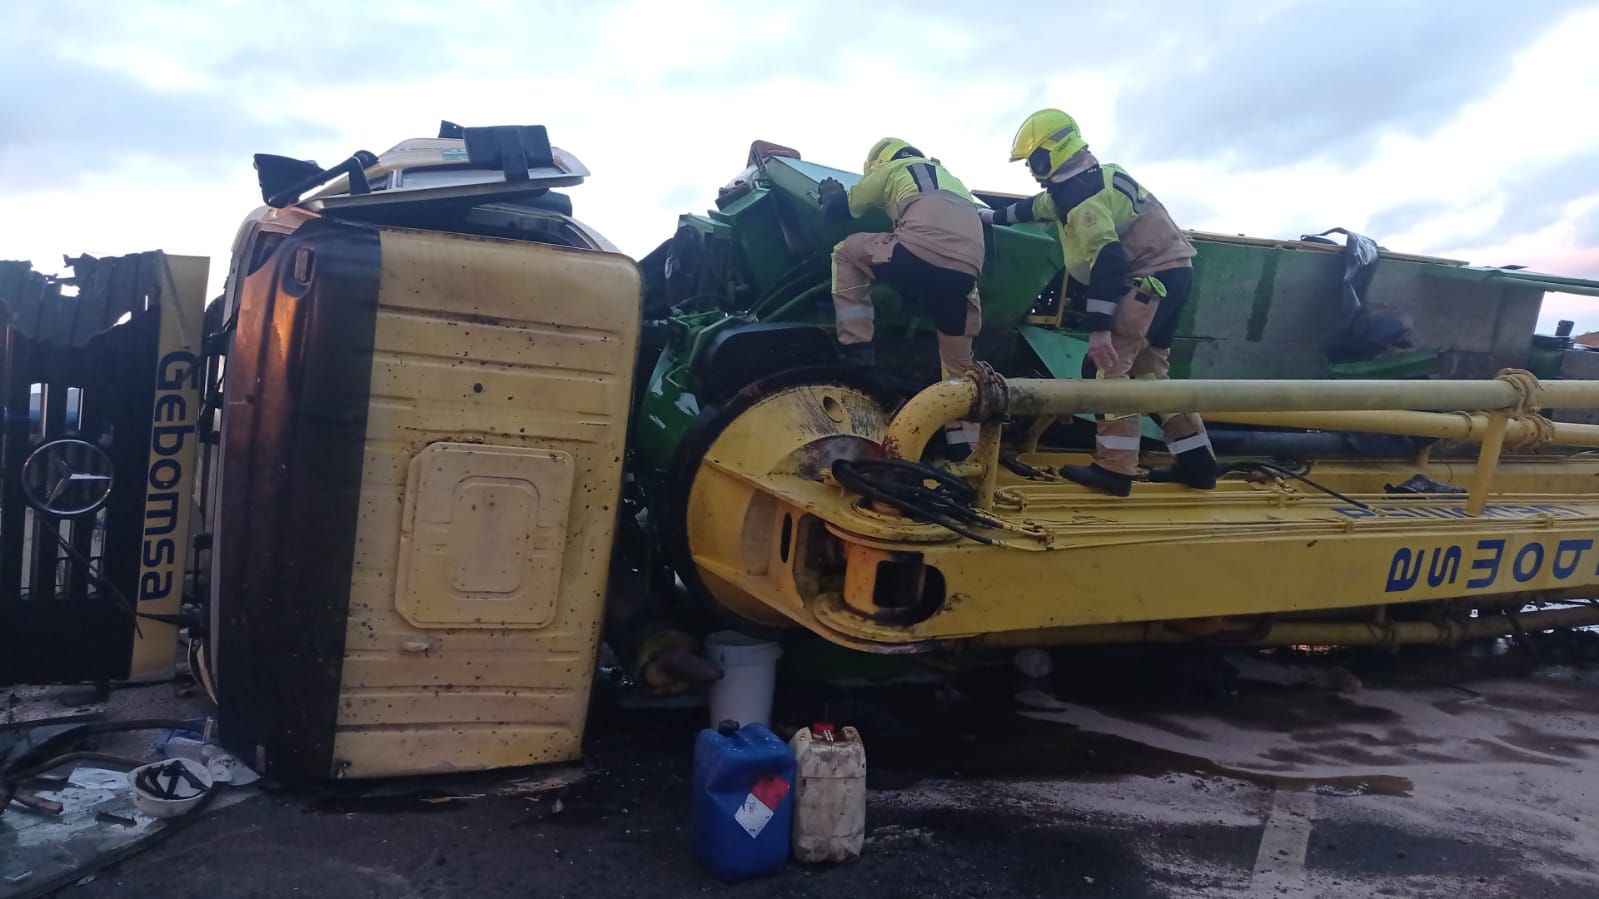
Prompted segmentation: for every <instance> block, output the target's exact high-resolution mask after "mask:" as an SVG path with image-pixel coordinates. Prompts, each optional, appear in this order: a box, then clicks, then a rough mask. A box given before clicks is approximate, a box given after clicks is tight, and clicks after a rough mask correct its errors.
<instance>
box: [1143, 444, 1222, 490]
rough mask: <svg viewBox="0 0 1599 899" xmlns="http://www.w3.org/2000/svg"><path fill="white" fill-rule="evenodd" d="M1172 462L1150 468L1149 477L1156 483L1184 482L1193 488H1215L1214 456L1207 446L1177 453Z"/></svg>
mask: <svg viewBox="0 0 1599 899" xmlns="http://www.w3.org/2000/svg"><path fill="white" fill-rule="evenodd" d="M1173 462H1174V463H1175V464H1173V465H1169V466H1166V467H1163V468H1152V469H1150V470H1149V479H1150V480H1151V481H1154V482H1155V483H1157V484H1185V485H1187V486H1189V487H1192V488H1194V489H1195V490H1212V489H1214V488H1215V486H1216V457H1215V456H1213V455H1211V452H1210V450H1209V449H1208V448H1205V447H1200V448H1199V449H1191V450H1189V451H1188V452H1186V453H1178V454H1177V457H1176V458H1175V459H1174V460H1173Z"/></svg>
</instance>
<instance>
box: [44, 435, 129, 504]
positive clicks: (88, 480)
mask: <svg viewBox="0 0 1599 899" xmlns="http://www.w3.org/2000/svg"><path fill="white" fill-rule="evenodd" d="M111 483H112V475H111V457H110V456H109V455H107V454H106V451H105V450H103V449H101V448H100V447H98V446H95V445H94V444H92V443H89V442H88V441H85V440H72V439H63V440H51V441H50V442H48V443H41V444H40V445H39V446H38V448H36V449H35V450H34V451H33V452H32V453H30V454H29V455H28V460H27V461H26V462H24V463H22V493H23V496H25V497H26V498H27V500H28V505H30V506H32V507H33V508H34V509H36V510H38V511H39V512H41V513H43V514H45V515H49V516H51V517H53V518H76V517H77V516H79V515H88V514H89V513H91V512H94V511H96V510H98V509H99V508H100V507H101V506H103V505H105V504H106V500H108V499H110V498H111Z"/></svg>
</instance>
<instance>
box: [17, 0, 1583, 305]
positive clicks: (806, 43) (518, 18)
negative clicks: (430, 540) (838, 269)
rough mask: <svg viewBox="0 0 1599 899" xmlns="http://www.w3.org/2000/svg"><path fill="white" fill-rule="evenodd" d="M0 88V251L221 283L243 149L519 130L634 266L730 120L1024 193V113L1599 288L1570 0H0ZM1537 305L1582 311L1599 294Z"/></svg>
mask: <svg viewBox="0 0 1599 899" xmlns="http://www.w3.org/2000/svg"><path fill="white" fill-rule="evenodd" d="M0 85H3V86H0V204H3V208H4V210H5V213H6V214H5V215H3V216H0V258H22V259H30V258H31V259H33V260H34V261H35V263H36V264H38V265H39V266H40V267H41V268H53V267H55V266H53V265H52V263H53V262H54V261H55V260H58V259H59V258H60V254H62V253H79V252H90V253H95V254H113V253H126V252H132V251H134V250H142V249H150V248H161V249H165V250H167V251H169V252H173V253H187V254H197V255H208V256H212V257H213V258H214V260H215V261H214V262H213V291H216V290H219V289H220V279H221V277H222V274H223V272H224V271H225V269H226V256H227V253H228V244H229V242H230V240H231V239H232V236H233V231H234V228H235V227H236V225H237V223H238V221H239V219H240V218H241V217H242V216H243V215H244V214H245V213H247V212H248V211H249V210H250V209H251V208H252V207H253V206H255V205H257V204H258V202H259V199H260V197H259V193H258V191H257V188H256V185H255V175H254V172H253V170H252V168H251V165H250V156H251V154H252V153H255V152H271V153H279V154H284V155H291V156H296V157H299V158H310V159H315V160H318V161H320V162H322V163H323V164H330V163H332V162H335V161H337V160H339V159H342V158H344V157H345V156H348V155H349V154H350V153H351V152H352V151H354V150H356V149H368V150H372V151H376V152H381V151H382V150H385V149H387V148H388V147H390V146H392V145H393V144H395V143H396V142H398V141H399V140H401V139H404V138H407V137H415V136H431V135H432V134H433V133H434V132H435V130H436V128H437V124H438V120H439V119H441V118H448V119H451V120H453V121H457V122H462V123H464V124H530V123H542V124H545V125H547V126H548V127H549V130H550V135H551V138H552V140H553V141H554V142H555V143H557V144H558V145H560V146H562V147H563V148H565V149H567V150H570V151H572V152H574V153H575V154H577V155H578V156H579V158H581V159H583V160H584V162H585V163H586V164H587V165H588V166H589V168H590V169H591V170H592V171H593V173H594V176H593V178H592V179H591V180H590V181H589V182H588V183H587V184H585V185H583V186H582V187H579V188H576V189H575V190H574V200H575V203H576V206H577V216H578V217H579V218H581V219H583V220H584V221H586V222H588V223H589V224H591V225H593V226H595V227H597V228H599V229H600V230H601V231H602V232H604V233H605V234H607V235H608V236H610V238H611V239H612V240H613V241H615V242H616V243H617V244H618V245H620V246H621V247H622V249H623V250H624V251H626V252H628V253H630V254H633V255H635V256H639V255H643V254H644V253H647V252H648V251H649V250H650V249H652V248H653V247H654V246H655V245H656V244H658V243H659V242H660V241H662V240H664V239H665V238H667V237H669V236H670V235H671V233H672V230H673V228H674V221H675V218H676V216H677V215H678V214H679V213H682V212H693V211H701V210H703V209H704V208H706V207H707V206H709V205H710V202H711V200H712V198H713V197H714V195H715V190H716V187H717V186H718V185H720V184H722V183H724V182H725V181H726V180H727V179H728V178H729V177H731V176H732V175H733V174H735V173H736V172H737V171H738V170H739V169H740V168H741V166H742V163H743V160H744V156H745V153H746V151H747V148H748V145H749V142H750V141H751V140H752V139H755V138H763V139H767V140H773V141H777V142H780V143H785V144H788V145H789V146H793V147H796V148H798V149H800V150H801V151H802V153H803V154H804V155H805V157H806V158H808V159H811V160H814V161H817V162H822V163H827V164H832V165H838V166H840V167H851V168H853V167H856V166H858V165H859V163H860V159H861V157H862V156H863V155H864V153H865V150H866V149H867V148H868V147H869V146H870V145H871V144H872V143H873V142H874V141H875V140H876V139H877V138H879V137H882V136H884V135H889V134H892V135H896V136H900V137H904V138H906V139H909V140H911V141H913V142H914V143H916V144H917V145H918V146H919V147H921V148H922V149H924V150H927V151H928V152H930V153H932V154H933V155H936V156H938V157H940V158H941V159H942V160H943V161H944V162H945V163H946V164H947V165H948V166H949V167H950V168H951V169H952V170H954V171H955V172H956V173H957V174H958V175H960V176H961V177H962V178H963V179H964V180H965V181H966V182H967V183H968V184H970V185H974V186H981V187H986V188H989V189H993V190H1009V191H1015V192H1022V191H1025V190H1027V189H1028V188H1029V186H1030V182H1029V180H1028V178H1027V176H1026V172H1025V170H1024V169H1023V168H1022V167H1021V166H1020V165H1012V164H1009V163H1008V162H1007V161H1006V156H1007V151H1008V150H1009V144H1010V138H1011V135H1012V133H1013V132H1014V130H1015V128H1016V125H1017V124H1018V123H1019V122H1020V120H1021V119H1022V118H1023V117H1025V116H1026V115H1027V114H1028V113H1029V112H1031V111H1033V110H1034V109H1036V108H1039V107H1041V106H1059V107H1061V108H1064V109H1066V110H1068V111H1070V112H1072V113H1073V114H1075V115H1076V116H1077V117H1078V119H1079V121H1080V122H1081V124H1082V127H1083V129H1084V132H1085V134H1086V136H1087V137H1088V139H1089V141H1090V143H1091V144H1092V145H1093V147H1094V149H1095V150H1096V152H1098V153H1099V155H1100V157H1101V158H1102V159H1105V160H1107V161H1116V162H1120V163H1122V164H1123V165H1125V166H1126V167H1127V168H1128V169H1130V170H1131V171H1132V172H1133V174H1134V175H1135V176H1136V177H1138V178H1139V179H1140V180H1141V181H1143V182H1145V183H1146V184H1148V185H1149V186H1150V187H1151V188H1152V189H1153V190H1154V191H1155V192H1156V193H1157V194H1159V195H1160V196H1161V198H1162V199H1163V200H1164V201H1165V203H1166V205H1167V206H1168V207H1169V208H1170V209H1171V210H1172V212H1173V214H1174V215H1175V216H1176V217H1177V219H1178V221H1179V223H1180V224H1182V225H1183V226H1184V227H1190V228H1199V229H1205V230H1212V231H1221V232H1228V233H1246V234H1251V235H1256V236H1267V237H1293V236H1298V235H1300V234H1302V233H1306V232H1310V231H1320V230H1323V229H1325V228H1328V227H1331V226H1334V225H1342V226H1345V227H1348V228H1352V229H1358V230H1363V231H1366V232H1367V233H1370V234H1372V235H1373V236H1374V237H1376V238H1378V239H1379V240H1380V241H1381V242H1382V243H1383V244H1384V245H1385V246H1387V247H1389V248H1391V249H1395V250H1403V251H1408V252H1420V253H1436V254H1439V255H1444V256H1448V257H1451V258H1458V259H1466V260H1469V261H1471V262H1473V263H1478V264H1486V265H1505V264H1520V265H1526V266H1529V267H1533V268H1538V269H1543V270H1547V271H1552V272H1556V273H1560V274H1569V275H1584V276H1589V277H1594V278H1599V2H1594V0H1589V2H1562V0H1519V2H1514V3H1507V2H1502V0H1456V2H1445V0H1433V2H1420V0H1387V2H1381V0H1371V2H1367V0H1341V2H1329V0H1310V2H1290V0H1244V2H1234V0H1207V2H1203V3H1197V2H1193V0H1150V2H1139V3H1126V4H1109V3H1087V2H1074V0H1060V2H1054V3H1009V4H995V3H983V4H979V3H969V2H968V3H958V2H942V0H934V2H927V3H920V4H917V3H906V2H898V0H876V2H871V3H866V2H863V0H854V2H850V3H823V2H815V3H811V2H806V0H783V2H781V3H764V4H755V3H748V2H746V3H739V2H718V0H657V2H650V0H630V2H604V0H593V2H572V3H568V2H561V0H547V2H536V0H526V2H514V0H502V2H490V0H484V2H472V0H454V2H451V3H445V4H441V3H436V2H429V3H412V2H406V0H386V2H367V0H345V2H341V3H337V4H334V3H321V2H319V3H311V2H303V3H302V2H290V0H278V2H273V3H264V2H259V0H256V2H210V3H206V2H202V0H183V2H178V0H167V2H160V0H121V2H116V3H102V2H98V0H50V2H42V0H7V2H5V3H4V4H3V8H0ZM1545 312H1546V315H1545V320H1546V322H1548V323H1550V324H1552V322H1553V321H1554V319H1556V318H1562V317H1564V318H1574V319H1576V320H1577V321H1578V323H1579V329H1580V330H1599V299H1595V300H1588V299H1581V298H1567V297H1551V298H1550V299H1549V300H1548V301H1546V303H1545Z"/></svg>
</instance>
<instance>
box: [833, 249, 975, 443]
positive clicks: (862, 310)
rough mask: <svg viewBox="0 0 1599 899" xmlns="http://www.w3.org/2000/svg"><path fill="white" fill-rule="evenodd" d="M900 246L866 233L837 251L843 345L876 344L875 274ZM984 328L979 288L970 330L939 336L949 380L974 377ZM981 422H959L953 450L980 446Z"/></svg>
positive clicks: (969, 309) (836, 305)
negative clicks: (975, 344)
mask: <svg viewBox="0 0 1599 899" xmlns="http://www.w3.org/2000/svg"><path fill="white" fill-rule="evenodd" d="M899 245H900V241H899V237H898V236H897V235H895V234H884V233H880V232H863V233H860V234H851V235H850V236H848V237H846V238H844V239H843V240H841V241H839V242H838V245H837V246H835V247H833V318H834V321H835V322H836V323H837V325H838V342H839V343H841V344H845V345H846V346H847V345H849V344H852V343H871V342H872V338H873V336H874V335H875V333H876V320H875V317H876V313H875V310H874V309H873V308H872V269H873V268H874V267H876V266H879V265H883V264H886V263H887V262H888V261H889V260H890V259H892V258H893V256H894V249H895V248H896V247H898V246H899ZM982 326H983V305H982V300H981V299H980V298H979V297H978V295H977V288H975V287H973V288H972V292H971V293H969V294H967V295H966V326H965V328H964V329H963V331H962V333H961V334H959V335H950V334H944V333H942V332H940V333H939V334H938V362H939V366H940V367H941V368H942V370H943V374H944V377H945V378H962V377H965V376H967V375H968V374H970V373H971V371H972V367H973V366H974V365H975V364H976V360H975V359H974V357H973V356H972V338H974V337H976V336H977V334H978V332H979V331H980V330H982ZM977 434H978V426H977V423H976V422H956V423H954V424H951V425H949V426H948V427H946V428H945V429H944V435H945V437H946V438H947V439H948V441H949V443H950V444H951V445H952V447H953V446H956V445H965V446H967V447H968V448H969V447H971V446H974V445H976V443H977Z"/></svg>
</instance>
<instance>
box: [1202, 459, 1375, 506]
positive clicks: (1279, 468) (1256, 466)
mask: <svg viewBox="0 0 1599 899" xmlns="http://www.w3.org/2000/svg"><path fill="white" fill-rule="evenodd" d="M1233 472H1240V473H1246V474H1247V473H1251V472H1252V473H1256V474H1265V475H1270V476H1272V477H1278V478H1290V479H1292V480H1295V481H1302V482H1304V483H1305V484H1307V485H1309V486H1311V487H1314V488H1316V489H1317V490H1320V491H1321V492H1322V493H1325V494H1327V495H1328V496H1331V497H1333V498H1335V499H1341V500H1343V501H1344V502H1346V503H1349V504H1350V505H1352V506H1355V507H1357V508H1360V509H1370V508H1371V506H1369V505H1367V504H1366V503H1363V502H1361V501H1360V500H1358V499H1355V498H1354V497H1352V496H1346V495H1344V494H1342V493H1339V492H1338V491H1336V490H1334V489H1332V488H1331V487H1328V486H1327V485H1325V484H1320V483H1317V482H1316V481H1313V480H1311V479H1310V477H1309V474H1310V464H1309V463H1306V462H1297V463H1296V464H1295V465H1294V467H1293V468H1289V467H1288V466H1287V465H1285V464H1282V463H1278V462H1264V461H1258V460H1255V461H1245V462H1233V463H1231V464H1229V465H1224V466H1222V467H1221V469H1220V470H1218V471H1217V472H1216V473H1217V474H1218V475H1224V474H1231V473H1233Z"/></svg>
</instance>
